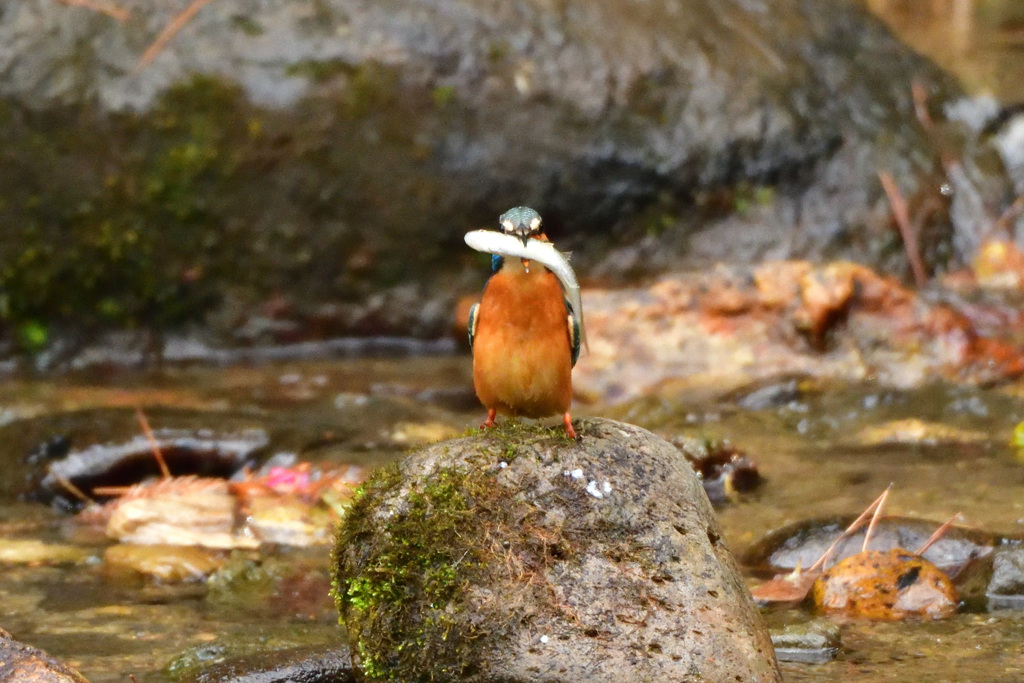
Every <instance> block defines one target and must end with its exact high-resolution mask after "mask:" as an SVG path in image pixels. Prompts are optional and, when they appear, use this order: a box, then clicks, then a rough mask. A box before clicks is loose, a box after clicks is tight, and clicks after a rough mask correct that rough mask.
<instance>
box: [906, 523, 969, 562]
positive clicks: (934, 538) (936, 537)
mask: <svg viewBox="0 0 1024 683" xmlns="http://www.w3.org/2000/svg"><path fill="white" fill-rule="evenodd" d="M958 519H960V513H959V512H958V513H956V514H955V515H953V516H952V517H950V518H949V521H948V522H946V523H945V524H943V525H942V526H940V527H939V528H938V529H936V530H935V533H934V534H932V535H931V536H929V537H928V540H927V541H925V542H924V545H922V546H921V547H920V548H918V549H917V550H915V551H914V554H915V555H917V556H918V557H920V556H921V555H923V554H924V551H926V550H928V548H931V547H932V545H934V544H935V542H936V541H937V540H939V539H940V538H942V537H943V536H944V535H945V534H946V532H947V531H949V528H950V527H951V526H953V522H955V521H957V520H958Z"/></svg>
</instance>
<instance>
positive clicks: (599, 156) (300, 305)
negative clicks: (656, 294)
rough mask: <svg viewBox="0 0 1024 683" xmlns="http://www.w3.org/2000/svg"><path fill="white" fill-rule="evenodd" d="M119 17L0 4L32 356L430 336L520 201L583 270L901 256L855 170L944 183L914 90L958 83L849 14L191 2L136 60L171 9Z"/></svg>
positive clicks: (881, 210) (877, 195)
mask: <svg viewBox="0 0 1024 683" xmlns="http://www.w3.org/2000/svg"><path fill="white" fill-rule="evenodd" d="M116 4H117V5H118V6H119V7H121V8H123V9H124V10H126V11H128V12H130V18H129V19H128V20H127V21H124V22H120V21H118V20H116V19H115V18H112V17H110V16H107V15H104V14H101V13H98V12H94V11H91V10H89V9H87V8H85V7H82V6H72V4H70V3H61V2H54V1H53V0H23V1H21V2H17V3H3V4H2V5H0V46H3V47H2V48H0V122H2V141H3V152H2V159H3V164H2V165H0V195H2V196H4V197H5V202H4V204H3V205H2V206H0V223H2V224H3V225H4V226H5V237H6V239H5V240H4V242H3V244H0V261H2V262H4V263H6V264H8V266H9V267H8V268H7V269H5V270H4V271H3V273H0V286H3V287H4V289H6V290H7V293H8V298H7V299H5V302H4V306H3V307H2V310H4V311H5V314H4V318H5V319H6V320H0V322H7V323H8V324H9V326H10V328H9V329H8V330H7V336H8V337H11V338H16V339H18V341H19V343H21V344H22V345H23V346H26V347H29V348H34V347H38V346H44V345H45V344H46V342H47V339H48V338H49V337H53V336H56V332H57V331H59V330H60V329H62V328H61V326H62V325H67V326H71V327H74V326H77V327H80V328H86V329H101V330H102V329H110V328H112V327H129V328H139V327H144V328H150V329H158V330H159V329H162V328H164V327H175V326H181V325H183V324H186V323H189V322H195V321H199V320H203V319H204V317H205V318H206V322H208V323H211V324H212V325H213V327H214V329H215V330H217V331H218V332H220V333H221V335H222V336H221V337H220V339H221V340H224V339H232V340H233V341H234V342H235V343H242V344H247V343H252V342H254V341H276V342H283V341H289V340H295V339H309V338H319V337H323V336H331V335H332V334H339V333H348V334H353V333H354V334H361V335H370V334H379V333H404V334H409V333H411V334H415V335H436V334H440V333H443V332H444V331H446V329H447V327H448V325H449V324H450V312H451V310H452V303H453V302H454V298H455V295H456V294H457V293H458V292H459V291H460V290H461V291H470V290H472V289H475V288H477V287H479V278H480V274H479V273H480V272H483V268H481V269H480V270H479V271H478V270H476V269H477V268H478V267H479V266H482V265H483V262H482V261H477V260H474V258H475V255H473V254H470V253H469V250H467V249H465V248H464V247H463V245H462V244H461V235H462V234H463V233H464V232H466V231H467V230H469V229H472V228H478V227H480V226H481V225H491V224H493V222H494V220H495V218H496V217H497V215H498V214H499V213H500V212H501V211H503V210H504V209H506V208H508V207H509V206H513V205H518V204H529V205H531V206H533V207H534V208H536V209H538V210H539V211H540V212H541V214H542V215H543V216H544V217H545V219H546V221H547V225H548V227H549V230H548V232H549V234H551V235H552V237H553V238H554V239H555V241H556V242H557V243H558V244H559V246H560V247H562V248H564V249H575V250H576V252H577V263H578V265H579V267H580V269H581V271H582V272H583V273H584V274H585V275H587V274H589V275H594V276H598V277H602V278H618V277H623V276H625V277H635V276H637V275H641V276H642V275H647V274H649V273H650V272H651V271H657V270H666V269H670V268H675V267H677V266H678V264H679V261H680V259H681V258H683V257H684V256H686V257H690V258H691V259H692V261H696V262H699V263H705V262H707V260H709V259H729V260H750V259H755V258H761V257H765V256H775V257H779V256H789V255H794V254H801V255H834V254H846V255H848V256H852V257H859V258H864V259H868V260H871V261H873V262H882V261H885V262H891V263H895V264H900V266H901V267H902V264H903V257H902V250H901V249H900V245H899V241H898V237H897V236H896V233H895V232H894V231H893V230H892V229H891V227H890V225H889V210H888V205H887V204H886V203H885V201H884V198H883V195H882V192H881V189H880V188H879V185H878V180H877V177H876V171H877V170H878V169H880V168H884V169H888V170H889V171H890V172H891V173H892V174H893V176H894V177H896V178H897V179H898V180H899V182H900V183H901V184H902V185H904V186H905V189H906V190H907V191H910V190H912V189H913V188H914V187H915V186H921V185H927V186H928V187H933V186H934V187H938V185H939V183H938V182H932V181H931V180H927V179H926V176H927V174H928V173H930V172H931V169H932V166H933V164H934V158H935V155H934V152H933V150H932V143H931V141H930V140H928V136H927V135H925V134H924V133H923V131H922V130H920V128H919V127H918V126H916V125H914V124H913V122H912V119H911V117H912V112H913V102H912V101H911V94H910V93H911V83H912V81H916V82H919V83H920V84H921V85H922V88H923V89H924V90H927V91H928V92H929V93H931V96H932V97H933V98H934V103H935V106H936V107H937V106H939V105H940V104H941V102H942V101H945V100H946V99H948V98H949V97H950V96H952V95H953V94H955V92H956V90H957V89H956V87H955V86H954V85H953V84H952V83H951V81H950V80H949V79H948V78H947V77H946V76H944V75H943V74H942V73H941V72H940V71H939V70H938V69H936V68H935V67H934V66H933V65H932V64H930V63H928V62H926V61H925V60H923V59H922V58H921V57H919V56H918V55H916V54H915V53H914V52H913V51H911V50H909V49H907V48H906V47H904V46H903V45H901V44H900V43H899V42H898V41H897V40H896V39H895V38H894V37H893V36H892V35H891V34H890V33H889V32H888V31H887V30H886V29H885V28H884V26H883V25H882V24H881V23H880V22H879V21H877V20H875V19H874V18H873V17H871V15H869V14H868V13H867V12H866V11H865V10H864V9H863V8H862V7H861V6H860V4H859V3H856V2H852V1H851V0H821V1H820V2H792V1H791V0H750V1H747V2H742V3H721V2H718V1H717V0H687V1H685V2H682V1H681V0H652V1H651V2H644V3H639V4H638V3H626V4H623V3H622V2H620V1H619V0H592V1H591V2H587V3H585V4H582V5H564V4H559V3H550V2H541V1H540V0H514V1H511V2H510V1H508V0H438V1H435V0H429V1H428V0H387V1H386V2H367V1H365V0H300V1H297V2H296V1H292V0H287V1H285V0H259V1H256V2H250V3H246V4H245V6H244V7H241V6H236V5H233V4H231V3H210V4H208V5H206V6H204V7H203V8H202V9H201V10H200V11H199V12H198V13H196V14H195V15H194V16H192V17H191V19H190V20H189V21H188V22H187V23H186V24H185V25H184V26H183V27H182V30H181V31H180V33H178V34H177V35H176V36H175V37H174V38H173V39H172V40H170V41H169V42H168V43H167V44H166V46H165V47H164V49H163V50H162V52H160V53H159V54H158V55H157V56H156V58H155V59H154V60H153V61H152V62H151V63H150V64H148V65H147V66H145V67H144V68H137V66H138V65H139V58H140V57H141V55H142V54H143V52H144V51H145V49H146V47H147V45H149V44H150V43H151V41H153V40H154V39H155V38H156V37H157V35H158V34H159V32H160V31H161V30H162V29H163V28H164V27H165V26H166V25H167V24H168V22H169V21H170V20H171V19H172V18H173V16H174V13H175V12H176V11H177V10H178V8H177V6H172V5H171V4H168V3H166V2H162V1H159V0H119V2H117V3H116ZM908 121H909V123H908ZM939 222H941V221H939ZM943 225H944V226H945V227H944V228H942V229H946V230H947V232H948V224H943ZM948 237H949V236H948V234H947V235H945V237H943V236H940V237H939V238H938V239H937V242H940V243H943V244H944V243H945V242H946V241H948ZM57 243H60V244H62V249H61V250H59V251H55V250H53V249H52V248H51V245H53V244H57ZM228 254H230V255H231V257H230V258H231V260H230V262H228V261H226V260H225V255H228ZM126 283H130V286H129V284H126ZM126 292H130V294H126Z"/></svg>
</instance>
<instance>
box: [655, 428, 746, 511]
mask: <svg viewBox="0 0 1024 683" xmlns="http://www.w3.org/2000/svg"><path fill="white" fill-rule="evenodd" d="M672 444H673V445H675V446H676V447H677V448H679V450H680V451H682V453H683V455H684V456H685V457H686V459H687V460H688V461H689V462H690V465H692V466H693V469H694V471H695V472H696V473H697V476H698V477H700V483H701V484H702V485H703V486H704V492H705V493H707V494H708V499H709V500H710V501H711V504H712V505H715V506H718V505H724V504H725V503H726V502H728V501H729V500H732V499H735V498H736V497H737V496H738V495H739V494H741V493H746V492H748V491H753V490H754V489H756V488H757V487H758V486H759V485H760V484H761V481H762V480H761V473H760V472H759V471H758V469H757V465H756V464H754V462H753V461H752V460H751V459H750V458H749V457H747V455H746V454H745V453H742V452H740V450H739V449H737V448H736V447H735V446H733V445H732V444H731V443H729V442H728V441H712V440H709V439H695V438H692V437H686V436H678V437H676V438H674V439H672Z"/></svg>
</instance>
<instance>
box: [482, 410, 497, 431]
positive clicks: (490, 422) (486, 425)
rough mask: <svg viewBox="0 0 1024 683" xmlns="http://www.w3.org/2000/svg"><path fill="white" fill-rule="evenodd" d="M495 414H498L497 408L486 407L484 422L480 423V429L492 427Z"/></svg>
mask: <svg viewBox="0 0 1024 683" xmlns="http://www.w3.org/2000/svg"><path fill="white" fill-rule="evenodd" d="M497 415H498V411H497V410H495V409H494V408H490V409H488V411H487V419H486V420H484V423H483V424H482V425H480V429H490V428H491V427H493V426H494V418H495V417H497Z"/></svg>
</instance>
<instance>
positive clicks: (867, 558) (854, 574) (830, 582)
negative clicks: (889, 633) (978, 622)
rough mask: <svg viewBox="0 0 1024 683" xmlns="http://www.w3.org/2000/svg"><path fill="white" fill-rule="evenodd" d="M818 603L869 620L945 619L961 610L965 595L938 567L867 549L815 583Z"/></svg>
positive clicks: (904, 554) (895, 552) (914, 557)
mask: <svg viewBox="0 0 1024 683" xmlns="http://www.w3.org/2000/svg"><path fill="white" fill-rule="evenodd" d="M814 602H815V604H817V605H818V607H819V608H820V609H822V610H824V611H826V612H830V613H838V614H844V615H847V616H855V617H864V618H867V619H886V620H894V619H905V618H907V617H928V618H931V619H941V618H943V617H948V616H950V615H952V614H954V613H955V612H956V610H957V604H958V602H959V597H958V596H957V592H956V588H954V587H953V583H952V582H951V581H950V580H949V577H948V576H946V574H944V573H943V572H942V571H941V570H940V569H939V568H938V567H936V566H935V565H933V564H932V563H931V562H928V561H927V560H925V559H922V558H921V557H919V556H917V555H914V554H912V553H910V552H908V551H906V550H903V549H902V548H896V549H894V550H889V551H879V550H865V551H864V552H861V553H857V554H856V555H853V556H852V557H848V558H846V559H845V560H842V561H841V562H838V563H836V564H835V565H834V566H832V567H830V568H829V569H826V570H825V571H824V572H823V573H822V575H821V576H820V577H819V578H818V580H817V581H815V582H814Z"/></svg>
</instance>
